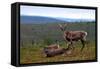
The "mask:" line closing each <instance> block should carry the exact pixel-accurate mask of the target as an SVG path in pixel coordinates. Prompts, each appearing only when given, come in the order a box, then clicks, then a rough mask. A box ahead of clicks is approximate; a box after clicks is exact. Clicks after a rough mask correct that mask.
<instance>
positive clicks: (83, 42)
mask: <svg viewBox="0 0 100 69" xmlns="http://www.w3.org/2000/svg"><path fill="white" fill-rule="evenodd" d="M81 43H82V45H83V46H82V48H81V52H82V51H83V49H84V47H85V41H84V40H81Z"/></svg>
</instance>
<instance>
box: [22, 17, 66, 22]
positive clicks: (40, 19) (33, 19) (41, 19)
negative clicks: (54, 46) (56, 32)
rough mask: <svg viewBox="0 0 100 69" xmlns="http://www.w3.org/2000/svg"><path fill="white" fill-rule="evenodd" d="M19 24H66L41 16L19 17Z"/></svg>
mask: <svg viewBox="0 0 100 69" xmlns="http://www.w3.org/2000/svg"><path fill="white" fill-rule="evenodd" d="M20 20H21V23H36V24H37V23H38V24H40V23H55V22H56V23H59V22H66V21H64V20H60V19H55V18H51V17H42V16H21V19H20Z"/></svg>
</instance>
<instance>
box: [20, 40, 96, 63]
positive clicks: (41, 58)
mask: <svg viewBox="0 0 100 69" xmlns="http://www.w3.org/2000/svg"><path fill="white" fill-rule="evenodd" d="M42 45H43V44H42ZM60 45H61V47H63V48H66V44H65V43H60ZM44 46H46V45H43V46H38V45H31V46H23V47H22V46H21V47H20V63H21V64H27V63H43V62H60V61H77V60H94V59H95V42H93V41H92V42H89V43H88V44H87V46H86V47H85V48H84V50H83V52H80V49H81V44H80V42H77V43H75V46H76V47H75V50H74V51H73V53H72V54H70V55H64V56H62V55H57V56H55V57H45V54H44V53H43V47H44Z"/></svg>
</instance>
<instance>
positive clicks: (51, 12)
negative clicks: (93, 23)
mask: <svg viewBox="0 0 100 69" xmlns="http://www.w3.org/2000/svg"><path fill="white" fill-rule="evenodd" d="M20 8H21V9H20V11H21V13H20V14H21V15H27V16H46V17H60V18H75V19H93V20H95V10H93V9H73V8H57V7H41V6H21V7H20Z"/></svg>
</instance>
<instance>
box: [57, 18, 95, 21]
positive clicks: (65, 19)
mask: <svg viewBox="0 0 100 69" xmlns="http://www.w3.org/2000/svg"><path fill="white" fill-rule="evenodd" d="M56 19H59V20H63V21H66V22H94V21H95V20H93V19H72V18H56Z"/></svg>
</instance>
